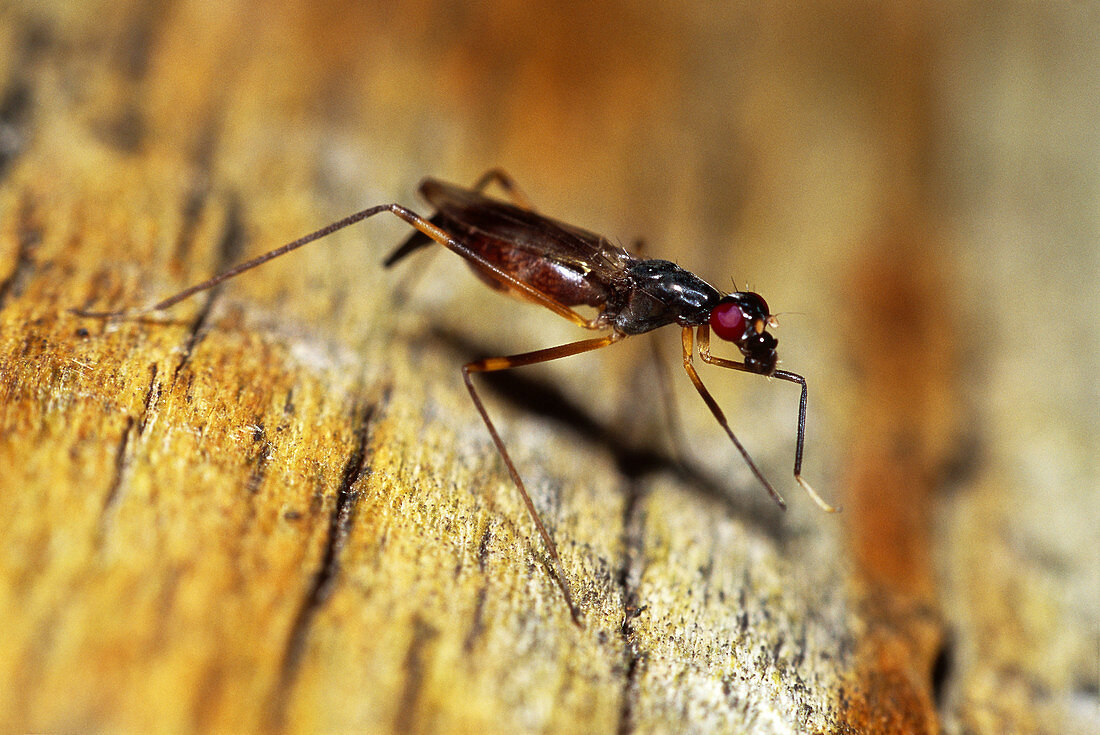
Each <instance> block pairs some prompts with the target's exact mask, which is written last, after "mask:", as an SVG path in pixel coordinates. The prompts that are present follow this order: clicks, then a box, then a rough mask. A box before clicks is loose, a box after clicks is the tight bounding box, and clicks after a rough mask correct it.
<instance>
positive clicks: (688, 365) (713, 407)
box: [683, 327, 787, 510]
mask: <svg viewBox="0 0 1100 735" xmlns="http://www.w3.org/2000/svg"><path fill="white" fill-rule="evenodd" d="M704 329H705V327H699V332H700V337H702V332H703V330H704ZM683 343H684V370H685V371H687V374H688V377H689V378H691V382H692V384H693V385H694V386H695V390H697V391H699V395H700V396H702V397H703V401H704V402H705V403H706V404H707V408H709V409H710V412H711V413H712V414H714V418H715V419H717V420H718V423H719V424H720V425H721V427H722V428H723V429H725V430H726V434H727V435H728V436H729V438H730V440H731V441H733V445H734V446H735V447H737V451H738V452H740V453H741V457H742V458H743V459H744V460H745V463H746V464H748V466H749V469H750V470H752V473H753V474H754V475H756V479H757V480H759V481H760V484H762V485H763V486H764V488H765V489H766V490H767V491H768V493H769V494H771V496H772V498H773V499H774V500H775V502H776V503H778V504H779V507H780V508H782V509H783V510H786V509H787V501H785V500H783V496H782V495H780V494H779V493H777V492H776V491H775V488H773V487H772V486H771V483H770V482H768V480H767V479H766V478H765V477H764V475H763V473H761V472H760V470H759V469H758V468H757V466H756V463H755V462H753V461H752V457H750V456H749V453H748V452H747V451H745V447H743V446H742V445H741V442H740V441H738V439H737V437H736V436H734V434H733V430H732V429H731V428H730V425H729V422H728V421H727V420H726V414H725V413H723V412H722V409H721V407H719V405H718V402H717V401H715V400H714V396H712V395H711V394H710V391H709V390H707V388H706V386H705V385H703V381H702V379H700V377H699V373H697V372H696V371H695V365H693V364H692V362H693V358H694V355H695V346H694V341H693V338H692V328H691V327H684V331H683Z"/></svg>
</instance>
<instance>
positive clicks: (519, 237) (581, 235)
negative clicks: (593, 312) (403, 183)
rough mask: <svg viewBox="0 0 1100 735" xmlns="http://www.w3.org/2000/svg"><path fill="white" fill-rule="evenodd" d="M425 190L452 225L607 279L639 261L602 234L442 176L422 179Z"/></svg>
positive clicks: (472, 233)
mask: <svg viewBox="0 0 1100 735" xmlns="http://www.w3.org/2000/svg"><path fill="white" fill-rule="evenodd" d="M420 193H421V194H422V195H423V197H424V198H425V200H427V202H428V203H429V204H431V205H432V206H433V207H434V208H435V210H436V212H437V216H439V217H441V218H443V219H445V220H447V221H448V224H449V225H450V226H452V227H455V228H458V229H460V230H463V231H465V232H467V233H469V234H471V235H476V236H480V237H482V238H485V239H486V240H489V241H498V242H501V243H507V244H508V247H510V248H513V249H515V250H521V251H524V252H527V253H530V254H531V255H534V256H537V257H539V258H546V259H549V260H553V261H556V262H558V263H562V264H564V265H568V266H570V267H572V268H574V269H576V270H578V271H579V272H582V273H585V274H588V275H589V276H594V277H595V278H596V279H597V280H600V281H603V282H614V281H616V280H618V279H619V278H621V275H622V272H623V268H624V267H625V265H626V264H627V263H629V262H631V261H633V260H635V258H634V256H632V255H631V254H630V253H628V252H627V251H626V250H625V249H623V248H621V247H619V246H617V245H613V244H612V243H611V242H610V241H609V240H608V239H607V238H606V237H603V236H602V235H597V234H596V233H594V232H588V231H587V230H583V229H581V228H579V227H574V226H573V225H568V224H565V223H564V222H558V221H557V220H554V219H550V218H549V217H544V216H542V215H541V214H538V213H537V212H532V211H531V210H528V209H523V208H521V207H517V206H514V205H511V204H507V203H505V202H502V201H499V200H497V199H492V198H490V197H487V196H485V195H483V194H481V193H479V192H476V191H473V190H470V189H466V188H463V187H460V186H455V185H454V184H448V183H446V182H443V181H439V180H438V179H431V178H428V179H425V180H424V181H423V182H421V184H420Z"/></svg>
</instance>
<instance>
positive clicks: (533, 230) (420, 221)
mask: <svg viewBox="0 0 1100 735" xmlns="http://www.w3.org/2000/svg"><path fill="white" fill-rule="evenodd" d="M494 181H495V182H496V183H497V184H499V185H500V186H501V187H502V188H503V189H504V190H505V191H506V192H507V193H508V194H509V196H510V198H511V200H512V201H511V203H508V202H503V201H500V200H497V199H493V198H490V197H488V196H486V195H485V194H484V193H483V190H484V189H485V187H486V186H488V185H489V184H490V183H492V182H494ZM420 193H421V195H423V197H424V199H425V200H426V201H427V202H428V204H430V205H431V206H432V207H433V208H434V209H435V213H434V214H433V215H432V216H431V217H429V218H424V217H421V216H420V215H419V214H417V213H415V212H413V211H411V210H409V209H406V208H405V207H403V206H401V205H400V204H381V205H378V206H375V207H370V208H369V209H364V210H362V211H360V212H356V213H355V214H352V215H350V216H348V217H345V218H344V219H341V220H339V221H337V222H333V223H332V224H330V225H328V226H326V227H323V228H321V229H320V230H317V231H316V232H313V233H311V234H309V235H306V236H305V237H302V238H299V239H297V240H295V241H293V242H290V243H287V244H286V245H283V246H282V247H280V248H276V249H275V250H272V251H270V252H268V253H266V254H264V255H261V256H259V257H257V258H253V259H252V260H249V261H247V262H245V263H241V264H240V265H238V266H236V267H234V268H231V269H230V270H228V271H225V272H224V273H221V274H219V275H216V276H214V277H213V278H210V279H209V280H206V281H203V282H202V283H199V284H196V285H194V286H191V287H190V288H187V289H184V290H183V291H180V292H179V293H176V294H174V295H172V296H169V297H168V298H166V299H164V300H162V301H159V302H158V303H156V304H153V305H152V306H149V307H146V308H144V309H139V310H121V311H100V312H94V311H86V310H76V312H77V313H78V314H81V315H84V316H97V317H118V316H130V315H136V314H142V313H148V312H152V311H159V310H161V309H167V308H168V307H170V306H172V305H174V304H176V303H178V302H180V301H182V300H184V299H186V298H188V297H189V296H192V295H194V294H196V293H199V292H201V291H205V290H207V289H209V288H212V287H213V286H216V285H217V284H219V283H222V282H223V281H226V280H228V279H230V278H233V277H235V276H237V275H239V274H241V273H243V272H244V271H247V270H249V269H251V268H255V267H256V266H259V265H261V264H263V263H266V262H267V261H269V260H272V259H274V258H278V257H279V256H281V255H285V254H286V253H289V252H290V251H292V250H296V249H297V248H300V247H302V246H303V245H307V244H309V243H311V242H313V241H314V240H319V239H321V238H322V237H325V236H326V235H330V234H332V233H333V232H336V231H337V230H341V229H343V228H345V227H348V226H349V225H352V224H355V223H356V222H359V221H361V220H364V219H367V218H368V217H373V216H374V215H376V214H382V213H383V212H389V213H391V214H393V215H396V216H397V217H400V218H401V219H402V220H404V221H405V222H407V223H408V224H410V225H412V226H413V227H414V228H416V230H417V231H416V232H414V233H413V234H412V235H411V236H410V237H409V238H408V239H407V240H405V242H403V243H402V244H401V245H400V246H399V247H398V248H397V249H396V250H394V251H393V253H392V254H391V255H390V256H389V257H388V258H386V260H385V261H384V264H385V265H386V267H389V266H392V265H393V264H394V263H396V262H398V261H399V260H401V259H402V258H404V257H406V256H407V255H409V254H410V253H413V252H414V251H416V250H419V249H420V248H422V247H426V246H428V245H431V244H432V243H433V242H435V243H439V244H440V245H442V246H444V247H446V248H448V249H450V250H453V251H454V252H456V253H458V254H459V255H460V256H462V257H463V258H465V259H466V261H467V263H468V264H469V265H470V267H471V268H472V269H473V271H474V273H476V274H477V275H478V276H479V277H480V278H481V279H482V280H483V281H484V282H485V283H487V284H488V285H489V286H491V287H492V288H494V289H498V290H501V291H505V292H508V293H511V294H512V295H514V296H518V297H520V298H523V299H527V300H529V301H533V302H534V303H536V304H541V305H542V306H545V307H546V308H548V309H550V310H551V311H553V312H554V313H556V314H558V315H560V316H562V317H564V318H566V319H568V320H570V321H572V322H573V323H575V324H577V325H578V326H581V327H584V328H585V329H591V330H598V331H601V332H603V335H602V336H599V337H595V338H591V339H583V340H579V341H576V342H570V343H568V344H563V345H557V346H555V347H548V348H546V349H541V350H535V351H533V352H524V353H522V354H517V355H508V356H505V357H491V358H486V359H483V360H475V361H474V362H470V363H467V364H466V365H464V366H463V367H462V377H463V380H464V381H465V382H466V388H467V390H469V392H470V398H471V399H472V400H473V402H474V406H475V407H476V408H477V411H478V413H479V414H480V415H481V419H482V421H484V422H485V427H486V428H487V429H488V430H489V434H490V435H491V436H492V439H493V443H494V444H496V448H497V451H499V452H500V456H501V458H502V459H503V460H504V464H505V466H506V467H507V468H508V473H509V474H510V475H511V476H512V481H513V482H514V483H515V485H516V488H517V489H518V490H519V492H520V495H521V496H522V497H523V502H524V503H525V504H526V506H527V510H528V512H529V513H530V515H531V520H532V521H534V523H535V526H536V528H538V532H539V535H540V536H541V537H542V540H543V543H545V544H546V549H547V551H548V553H549V555H550V558H551V561H552V563H553V565H554V574H555V576H556V578H557V579H556V581H557V583H558V586H559V587H560V588H561V591H562V594H563V595H564V597H565V600H566V603H567V604H568V605H569V607H570V610H571V612H572V613H573V615H574V618H575V619H576V618H577V616H578V614H579V613H578V611H577V609H576V608H575V607H574V605H573V600H572V596H571V594H570V592H569V588H568V586H567V585H566V584H565V582H564V581H563V579H562V577H561V573H560V571H559V570H558V569H557V565H558V562H559V557H558V550H557V545H556V544H555V543H554V540H553V538H552V537H551V536H550V533H549V531H547V530H546V526H545V525H544V524H543V522H542V518H541V517H540V516H539V513H538V511H537V510H536V509H535V505H534V503H532V502H531V497H530V495H529V494H528V493H527V488H526V487H525V486H524V484H523V479H522V478H521V477H520V474H519V472H518V471H517V470H516V466H515V464H514V463H513V462H512V458H511V457H510V456H509V455H508V450H507V449H505V447H504V442H503V441H501V438H500V435H499V434H498V433H497V430H496V427H495V426H494V425H493V422H492V420H491V419H490V418H489V414H488V412H487V411H486V410H485V406H484V404H483V403H482V401H481V397H480V396H479V395H478V392H477V389H476V388H475V387H474V382H473V380H472V375H473V374H474V373H484V372H493V371H497V370H508V369H510V368H515V367H520V366H523V365H533V364H535V363H540V362H548V361H550V360H557V359H559V358H562V357H569V356H571V355H577V354H580V353H582V352H591V351H592V350H598V349H600V348H601V347H607V346H608V345H611V344H614V343H615V342H618V341H619V340H622V339H624V338H625V337H630V336H632V335H635V334H642V333H644V332H649V331H652V330H654V329H657V328H658V327H663V326H665V325H666V324H677V325H679V326H680V328H681V329H682V343H683V365H684V370H685V372H687V375H688V378H690V379H691V383H692V385H694V386H695V389H696V390H697V391H698V392H699V395H700V396H701V397H702V398H703V401H704V402H705V403H706V404H707V407H708V408H709V409H710V412H711V413H712V414H713V415H714V418H715V419H717V421H718V423H719V424H720V425H721V427H722V429H723V430H725V432H726V434H727V435H728V436H729V438H730V441H732V442H733V445H734V447H736V448H737V451H738V452H739V453H740V454H741V457H742V458H743V459H744V460H745V462H746V464H747V465H748V466H749V468H750V469H751V470H752V472H753V474H754V475H756V478H757V479H758V480H759V481H760V483H761V484H762V485H763V486H764V488H765V489H766V490H767V491H768V492H769V493H770V494H771V496H772V497H773V498H774V499H775V502H776V503H778V504H779V506H780V507H781V508H784V509H785V508H786V503H785V502H784V500H783V497H782V496H781V495H780V494H779V493H778V492H776V490H775V489H774V488H773V487H772V485H771V483H769V482H768V480H767V479H766V478H765V477H764V475H763V474H762V473H761V472H760V469H759V468H758V467H757V466H756V463H755V462H753V460H752V458H751V457H750V456H749V454H748V452H747V451H746V450H745V448H744V446H742V444H741V442H740V441H738V439H737V437H736V436H735V435H734V433H733V431H732V430H731V429H730V426H729V422H728V421H727V420H726V416H725V414H724V413H723V412H722V409H721V408H719V406H718V403H717V402H716V401H715V400H714V398H713V397H712V396H711V394H710V391H708V390H707V388H706V387H705V386H704V385H703V381H702V380H701V379H700V378H699V374H698V372H697V371H696V370H695V365H694V364H693V360H694V355H695V345H696V340H698V352H699V357H700V358H701V359H702V360H703V362H706V363H709V364H711V365H717V366H719V367H724V368H730V369H732V370H741V371H743V372H748V373H756V374H758V375H764V376H768V377H773V378H779V379H780V380H786V381H789V382H791V383H797V384H798V385H800V386H802V396H801V400H800V402H799V407H798V436H797V442H796V444H795V455H794V478H795V480H797V481H798V483H799V484H800V485H801V486H802V487H803V489H805V491H806V492H807V493H808V494H809V496H810V497H811V498H812V499H813V501H814V502H815V503H817V505H818V506H819V507H821V508H822V509H823V510H826V511H829V512H833V511H835V508H833V507H832V506H830V505H829V504H827V503H826V502H825V501H824V500H822V499H821V497H820V496H818V494H817V493H816V492H814V490H813V488H811V487H810V485H809V483H807V482H806V481H805V480H804V479H803V478H802V448H803V444H804V442H805V433H806V379H805V378H803V377H802V376H801V375H797V374H795V373H791V372H787V371H786V370H778V369H777V368H776V361H777V358H776V351H775V348H776V345H777V344H778V341H777V340H776V339H775V337H773V336H772V335H770V334H769V333H768V332H767V328H768V327H769V326H775V319H774V317H773V316H772V314H771V312H770V311H769V309H768V304H767V302H765V301H764V299H763V298H761V297H760V296H759V295H758V294H755V293H752V292H748V291H737V292H734V293H729V294H723V293H721V292H720V291H718V289H716V288H714V287H713V286H711V285H710V284H708V283H706V282H705V281H703V280H702V279H701V278H699V277H698V276H696V275H695V274H693V273H690V272H689V271H686V270H684V269H683V268H681V267H680V266H678V265H676V264H675V263H672V262H670V261H667V260H658V259H648V258H641V257H638V256H636V255H633V254H631V253H630V252H628V251H627V250H626V249H624V248H622V247H620V246H617V245H613V244H612V243H611V242H610V241H609V240H608V239H607V238H605V237H602V236H600V235H597V234H594V233H591V232H588V231H586V230H582V229H580V228H578V227H574V226H573V225H568V224H565V223H563V222H558V221H557V220H553V219H550V218H549V217H544V216H543V215H541V214H538V213H537V212H535V211H534V209H533V208H532V207H531V205H530V203H529V202H528V200H527V198H526V197H525V196H524V195H523V194H522V193H521V192H520V190H519V188H518V187H517V186H516V184H515V182H513V181H512V179H511V178H510V177H509V176H508V175H506V174H505V173H504V172H502V171H499V170H493V171H490V172H488V173H487V174H485V175H484V176H483V177H482V178H481V179H480V180H479V181H478V183H477V184H476V185H475V186H474V187H473V188H472V189H467V188H464V187H460V186H456V185H454V184H448V183H444V182H442V181H439V180H437V179H432V178H428V179H425V180H424V181H423V182H422V183H421V185H420ZM578 308H587V309H588V310H590V311H592V312H594V316H585V315H583V314H582V313H581V312H579V311H578V310H577V309H578ZM712 331H713V332H714V334H715V335H717V336H718V338H719V339H722V340H725V341H727V342H732V343H733V344H734V345H736V346H737V348H738V349H739V350H740V351H741V356H742V359H741V361H740V362H738V361H736V360H728V359H725V358H721V357H715V356H713V355H711V353H710V335H711V332H712Z"/></svg>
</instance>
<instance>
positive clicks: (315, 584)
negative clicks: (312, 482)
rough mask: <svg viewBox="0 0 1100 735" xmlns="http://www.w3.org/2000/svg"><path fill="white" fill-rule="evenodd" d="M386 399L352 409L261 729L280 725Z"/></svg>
mask: <svg viewBox="0 0 1100 735" xmlns="http://www.w3.org/2000/svg"><path fill="white" fill-rule="evenodd" d="M388 398H389V390H388V389H385V390H383V394H382V397H381V399H380V400H379V401H378V402H375V403H370V404H368V405H366V406H365V407H364V408H362V409H361V410H357V411H355V413H356V414H358V419H357V420H356V428H355V447H354V449H353V451H352V454H351V455H350V456H349V458H348V461H347V462H346V463H345V465H344V472H343V476H342V479H341V481H340V484H339V486H338V487H337V489H336V501H335V503H334V504H333V507H332V512H331V514H330V515H329V526H328V532H327V535H326V538H325V548H324V551H323V552H322V554H321V561H320V564H319V565H318V566H317V569H316V571H315V572H314V573H313V577H312V579H311V581H310V584H309V588H308V590H307V591H306V594H305V596H304V597H303V598H302V602H301V605H300V606H299V608H298V612H297V614H296V615H295V617H294V621H293V622H292V624H291V626H290V633H289V635H288V636H287V642H286V645H285V647H284V650H283V659H282V665H281V667H280V673H279V679H278V682H277V683H276V685H275V688H274V690H273V692H272V695H271V698H270V703H269V706H268V707H267V712H268V720H267V726H266V727H265V728H264V730H265V731H279V730H282V728H283V725H284V723H285V717H286V708H287V705H288V704H289V702H290V690H291V688H292V687H293V685H294V681H295V678H296V677H297V674H298V668H299V665H300V664H301V660H302V656H303V654H304V653H305V647H306V641H307V640H308V638H309V632H310V628H311V626H312V624H313V620H314V618H315V617H316V616H317V614H318V613H319V612H320V611H321V608H322V607H324V604H325V603H326V602H327V601H328V598H329V596H330V595H331V594H332V591H333V589H334V588H335V586H336V581H337V578H338V577H339V574H340V557H341V553H342V552H343V549H344V544H345V543H346V541H347V537H348V534H349V533H350V531H351V525H352V521H353V520H354V516H355V508H356V506H357V505H358V502H359V491H358V490H356V489H355V488H356V486H357V485H358V483H359V481H360V480H361V479H362V478H363V477H364V476H366V475H367V474H369V463H370V458H371V453H370V452H369V451H368V444H369V442H370V436H371V430H372V428H373V425H374V422H375V421H376V418H377V414H378V409H379V406H380V405H385V404H386V403H387V402H388Z"/></svg>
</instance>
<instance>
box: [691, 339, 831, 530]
mask: <svg viewBox="0 0 1100 735" xmlns="http://www.w3.org/2000/svg"><path fill="white" fill-rule="evenodd" d="M699 357H700V358H702V360H703V362H705V363H708V364H710V365H717V366H718V367H724V368H730V369H731V370H741V371H742V372H751V371H750V370H748V368H746V367H745V364H744V363H741V362H735V361H733V360H726V359H723V358H721V357H711V354H710V327H708V326H706V325H703V326H701V327H699ZM772 377H773V378H779V379H780V380H787V381H790V382H791V383H797V384H799V385H801V386H802V397H801V399H800V400H799V402H798V438H797V440H796V442H795V450H794V479H795V480H797V481H798V484H799V485H801V486H802V489H803V490H805V491H806V494H807V495H809V496H810V498H811V499H812V500H813V501H814V502H815V503H817V505H818V507H819V508H821V509H822V510H824V511H826V512H829V513H836V512H837V510H838V508H836V507H835V506H832V505H829V504H828V503H826V502H825V500H824V499H822V497H821V496H820V495H818V494H817V491H816V490H814V489H813V488H812V487H811V486H810V483H808V482H806V480H805V479H803V477H802V448H803V446H804V445H805V442H806V379H805V378H804V377H802V376H801V375H798V374H797V373H791V372H787V371H786V370H776V371H775V372H774V373H772Z"/></svg>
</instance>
